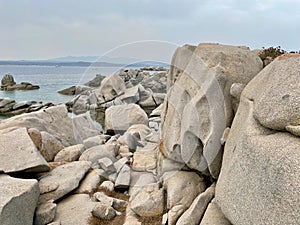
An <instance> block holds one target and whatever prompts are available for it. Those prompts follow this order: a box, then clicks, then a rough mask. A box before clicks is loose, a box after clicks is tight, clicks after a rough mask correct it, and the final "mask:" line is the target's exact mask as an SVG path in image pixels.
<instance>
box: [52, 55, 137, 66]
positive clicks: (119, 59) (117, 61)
mask: <svg viewBox="0 0 300 225" xmlns="http://www.w3.org/2000/svg"><path fill="white" fill-rule="evenodd" d="M47 61H50V62H96V61H99V62H106V63H114V64H129V63H132V62H137V61H140V60H139V59H134V58H126V57H116V58H112V57H107V56H65V57H60V58H53V59H48V60H47Z"/></svg>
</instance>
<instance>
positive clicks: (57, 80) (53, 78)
mask: <svg viewBox="0 0 300 225" xmlns="http://www.w3.org/2000/svg"><path fill="white" fill-rule="evenodd" d="M119 69H121V68H119V67H118V68H117V67H55V66H0V80H1V79H2V77H3V76H4V75H5V74H6V73H10V74H12V75H13V76H14V79H15V82H16V83H21V82H30V83H32V84H35V85H39V86H40V89H39V90H33V91H10V92H8V91H0V98H4V97H8V98H11V99H14V100H15V101H17V102H19V101H25V100H33V101H38V102H40V101H41V102H44V103H46V102H53V103H56V104H58V103H65V102H67V101H69V100H70V99H72V98H73V97H72V96H66V95H61V94H58V93H57V91H59V90H62V89H64V88H67V87H70V86H72V85H83V84H84V83H85V82H87V81H89V80H91V79H93V78H94V77H95V76H96V74H102V75H110V74H113V73H116V72H117V71H118V70H119Z"/></svg>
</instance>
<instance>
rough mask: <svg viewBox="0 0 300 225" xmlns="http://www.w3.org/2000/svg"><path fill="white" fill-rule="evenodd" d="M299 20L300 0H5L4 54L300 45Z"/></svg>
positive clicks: (1, 6) (161, 52)
mask: <svg viewBox="0 0 300 225" xmlns="http://www.w3.org/2000/svg"><path fill="white" fill-rule="evenodd" d="M299 21H300V0H264V1H258V0H252V1H250V0H244V1H238V0H223V1H222V0H185V1H182V0H181V1H180V0H172V1H171V0H159V1H158V0H152V1H151V0H127V1H122V0H109V1H104V0H89V1H82V0H77V1H75V0H43V1H36V0H0V30H1V35H0V49H1V51H0V60H17V59H49V58H56V57H62V56H68V55H72V56H90V55H93V56H101V55H109V54H110V53H112V52H115V53H116V52H122V51H123V52H124V50H125V49H126V51H127V52H131V53H132V54H131V55H126V54H123V53H122V54H116V55H117V56H119V57H136V58H141V57H144V58H149V57H150V56H149V55H147V54H148V52H149V51H150V50H151V51H153V52H155V53H156V54H157V55H158V56H159V57H160V58H161V59H162V60H166V61H168V60H169V59H170V57H171V55H172V53H173V51H174V49H175V48H176V47H177V46H179V45H183V44H186V43H188V44H193V45H197V44H199V43H201V42H218V43H223V44H230V45H246V46H249V47H250V48H251V49H257V48H261V47H270V46H281V47H282V48H283V49H285V50H288V51H291V50H297V51H298V50H300V42H299V37H300V22H299ZM144 40H153V41H154V42H156V43H157V45H149V44H148V43H149V42H144ZM153 41H152V42H153ZM135 43H139V44H138V45H135ZM141 43H144V44H141ZM152 44H153V43H152ZM120 46H121V47H120ZM124 46H127V48H124ZM128 46H129V47H128ZM130 46H131V47H130ZM122 48H123V50H120V49H122ZM133 49H135V50H133ZM136 49H138V51H136ZM133 52H134V53H135V54H133ZM136 52H138V53H136ZM149 54H150V53H149ZM112 55H113V54H112ZM151 57H152V56H151ZM151 57H150V58H151ZM153 57H155V56H153Z"/></svg>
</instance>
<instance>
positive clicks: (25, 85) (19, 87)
mask: <svg viewBox="0 0 300 225" xmlns="http://www.w3.org/2000/svg"><path fill="white" fill-rule="evenodd" d="M39 88H40V86H38V85H33V84H31V83H28V82H21V83H20V84H15V85H12V86H7V87H5V88H4V90H6V91H30V90H36V89H39Z"/></svg>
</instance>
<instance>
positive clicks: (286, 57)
mask: <svg viewBox="0 0 300 225" xmlns="http://www.w3.org/2000/svg"><path fill="white" fill-rule="evenodd" d="M293 57H300V54H298V53H287V54H283V55H281V56H279V57H278V60H285V59H289V58H293Z"/></svg>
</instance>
